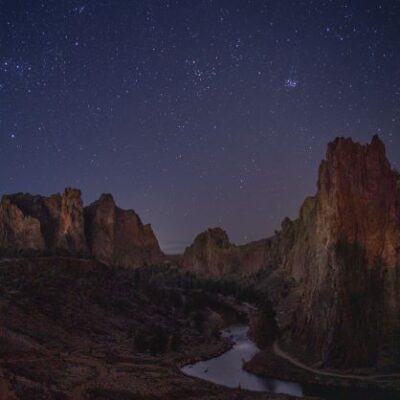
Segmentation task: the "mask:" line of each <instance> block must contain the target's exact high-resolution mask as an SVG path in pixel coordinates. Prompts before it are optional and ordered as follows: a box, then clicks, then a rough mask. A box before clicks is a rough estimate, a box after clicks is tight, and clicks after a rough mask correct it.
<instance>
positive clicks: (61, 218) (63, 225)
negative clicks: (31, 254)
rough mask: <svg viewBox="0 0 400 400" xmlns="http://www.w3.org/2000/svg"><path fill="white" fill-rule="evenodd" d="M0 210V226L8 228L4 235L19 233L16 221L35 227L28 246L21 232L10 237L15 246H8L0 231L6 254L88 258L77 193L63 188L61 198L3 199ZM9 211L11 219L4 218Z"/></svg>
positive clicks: (25, 196) (18, 196) (27, 196)
mask: <svg viewBox="0 0 400 400" xmlns="http://www.w3.org/2000/svg"><path fill="white" fill-rule="evenodd" d="M2 209H3V212H2V213H1V215H0V221H1V222H0V224H3V225H4V224H5V225H6V226H8V227H9V228H8V232H10V231H15V230H18V229H20V228H19V226H20V225H21V222H19V221H22V222H23V224H24V225H27V224H28V225H29V224H30V225H32V224H33V225H35V227H36V229H35V231H34V232H30V236H31V238H30V240H29V243H26V241H27V239H25V238H24V237H25V235H26V234H24V233H22V232H21V234H17V235H13V237H14V239H13V241H14V242H15V243H12V242H11V243H10V242H9V240H8V239H7V234H6V231H4V230H2V232H4V233H5V237H4V239H3V240H2V241H1V247H2V248H4V249H7V250H8V251H12V249H14V248H15V249H17V250H22V251H23V250H28V249H29V250H31V251H44V250H47V251H51V252H60V253H63V252H64V253H69V254H81V255H84V254H88V247H87V243H86V238H85V233H84V220H83V205H82V200H81V192H80V190H78V189H71V188H67V189H65V191H64V193H63V194H62V195H59V194H56V195H53V196H50V197H44V196H33V195H31V194H28V193H18V194H14V195H6V196H3V198H2ZM6 210H8V211H6ZM13 210H14V215H13V217H11V218H7V213H10V212H13Z"/></svg>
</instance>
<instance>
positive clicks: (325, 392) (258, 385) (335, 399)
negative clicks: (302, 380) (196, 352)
mask: <svg viewBox="0 0 400 400" xmlns="http://www.w3.org/2000/svg"><path fill="white" fill-rule="evenodd" d="M248 330H249V328H248V326H245V325H237V326H231V327H229V328H227V329H225V330H223V331H222V335H223V336H224V337H229V338H230V339H231V340H232V341H233V343H234V344H233V347H232V348H231V349H230V350H228V351H227V352H225V353H223V354H222V355H220V356H218V357H215V358H211V359H210V360H205V361H200V362H197V363H195V364H189V365H186V366H184V367H183V368H182V372H183V373H185V374H186V375H189V376H193V377H195V378H200V379H204V380H206V381H209V382H213V383H216V384H218V385H223V386H227V387H230V388H239V387H240V388H241V389H247V390H251V391H255V392H267V393H280V394H287V395H292V396H298V397H303V396H305V395H307V396H318V397H319V398H322V399H326V400H339V399H340V400H398V399H400V394H399V392H396V393H393V392H389V391H386V390H383V389H382V390H381V389H371V388H369V389H366V388H355V387H353V388H352V387H343V388H341V387H331V386H324V385H301V384H299V383H295V382H288V381H282V380H277V379H268V378H264V377H261V376H257V375H254V374H251V373H249V372H247V371H245V370H244V369H243V368H242V367H243V363H245V362H246V361H249V360H250V359H251V358H252V357H253V356H254V355H255V354H256V353H257V352H259V351H260V349H259V348H258V347H257V346H256V345H255V344H254V343H253V342H252V341H251V340H250V339H249V338H248V336H247V332H248Z"/></svg>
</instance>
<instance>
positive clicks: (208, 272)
mask: <svg viewBox="0 0 400 400" xmlns="http://www.w3.org/2000/svg"><path fill="white" fill-rule="evenodd" d="M269 250H270V243H269V241H268V240H261V241H259V242H252V243H249V244H247V245H244V246H236V245H234V244H232V243H231V242H230V240H229V238H228V235H227V234H226V232H225V231H224V230H222V229H221V228H210V229H208V230H206V231H205V232H202V233H200V234H199V235H198V236H197V237H196V238H195V240H194V242H193V244H192V245H191V246H189V247H188V248H187V249H186V250H185V252H184V254H183V256H182V260H181V265H182V268H184V269H185V270H187V271H190V272H193V273H195V274H198V275H201V276H206V277H223V276H226V275H232V274H234V275H250V274H253V273H255V272H256V271H258V270H260V269H261V268H263V267H264V266H266V265H267V263H268V256H269V254H270V251H269Z"/></svg>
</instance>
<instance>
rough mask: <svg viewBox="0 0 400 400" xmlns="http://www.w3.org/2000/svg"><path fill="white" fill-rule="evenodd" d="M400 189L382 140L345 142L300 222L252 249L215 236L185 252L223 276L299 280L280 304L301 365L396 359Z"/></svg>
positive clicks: (285, 337)
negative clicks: (305, 361) (304, 360)
mask: <svg viewBox="0 0 400 400" xmlns="http://www.w3.org/2000/svg"><path fill="white" fill-rule="evenodd" d="M399 182H400V179H399V174H398V173H396V172H395V171H394V170H393V169H392V168H391V166H390V164H389V162H388V160H387V158H386V154H385V147H384V145H383V143H382V142H381V140H380V139H379V138H378V137H377V136H375V137H374V138H373V139H372V141H371V143H369V144H366V145H361V144H359V143H355V142H353V141H352V140H351V139H346V138H338V139H336V140H335V141H333V142H332V143H330V144H329V146H328V150H327V154H326V159H325V160H324V161H322V163H321V166H320V169H319V179H318V190H317V193H316V195H315V196H313V197H309V198H307V199H306V200H305V202H304V203H303V205H302V207H301V209H300V214H299V218H298V219H296V220H295V221H290V220H289V219H286V220H285V221H284V222H283V223H282V229H281V231H280V232H278V233H277V234H276V235H275V236H273V237H271V238H269V239H265V240H260V241H259V242H255V243H250V244H248V245H244V246H234V245H232V244H231V243H230V242H229V240H228V238H227V236H226V234H225V233H224V232H223V231H222V230H220V229H217V230H215V229H214V230H209V231H207V232H205V233H203V234H201V235H199V236H198V237H197V238H196V240H195V242H194V243H193V245H192V246H190V247H189V248H188V249H187V250H186V251H185V254H184V256H183V267H184V268H186V269H189V270H191V271H193V272H196V273H200V274H203V275H208V276H217V277H218V276H219V277H221V276H224V275H225V274H230V273H232V272H235V273H238V272H239V274H253V273H255V272H257V271H260V270H262V271H266V270H268V269H274V270H275V271H276V270H278V271H281V272H282V274H284V275H286V276H287V277H289V278H290V279H291V280H294V281H295V282H296V289H295V293H293V295H292V294H291V295H290V296H287V297H285V296H284V297H283V298H281V296H280V295H279V290H278V291H276V293H277V294H278V295H277V296H275V295H274V296H272V297H274V298H273V299H272V300H273V301H274V303H275V307H276V308H277V309H278V310H279V311H278V316H279V317H278V322H279V324H280V329H281V332H284V334H282V344H283V345H285V346H287V347H288V348H289V349H291V350H295V351H296V352H298V355H299V357H301V356H302V355H304V354H307V357H308V358H309V361H313V362H318V363H320V364H322V365H330V366H339V367H355V366H361V365H362V366H364V365H372V364H374V365H376V364H377V363H381V361H382V360H383V359H384V358H385V356H387V355H390V357H389V358H386V360H388V359H390V358H391V359H393V354H394V353H395V352H397V353H398V355H400V345H398V342H399V340H400V183H399ZM268 267H272V268H268ZM267 285H268V283H267Z"/></svg>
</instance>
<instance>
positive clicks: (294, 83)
mask: <svg viewBox="0 0 400 400" xmlns="http://www.w3.org/2000/svg"><path fill="white" fill-rule="evenodd" d="M298 85H299V81H296V80H295V79H290V78H289V79H286V81H285V86H286V87H287V88H288V89H295V88H297V86H298Z"/></svg>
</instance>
